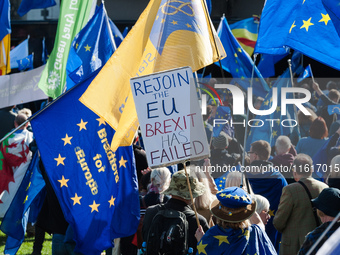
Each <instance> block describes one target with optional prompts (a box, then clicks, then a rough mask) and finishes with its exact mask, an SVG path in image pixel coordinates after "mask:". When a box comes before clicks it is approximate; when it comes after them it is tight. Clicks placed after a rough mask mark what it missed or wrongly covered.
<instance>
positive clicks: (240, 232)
mask: <svg viewBox="0 0 340 255" xmlns="http://www.w3.org/2000/svg"><path fill="white" fill-rule="evenodd" d="M259 240H261V241H260V242H259ZM197 254H198V255H201V254H223V255H231V254H252V255H253V254H276V251H275V249H274V247H273V245H272V244H271V242H270V240H269V238H268V236H267V235H266V234H265V233H264V231H263V230H262V229H261V228H260V227H259V226H257V225H252V226H250V227H248V228H244V229H232V228H222V227H220V226H214V227H212V228H210V229H209V230H208V231H207V233H205V235H204V236H203V237H202V239H201V241H200V242H199V243H198V244H197Z"/></svg>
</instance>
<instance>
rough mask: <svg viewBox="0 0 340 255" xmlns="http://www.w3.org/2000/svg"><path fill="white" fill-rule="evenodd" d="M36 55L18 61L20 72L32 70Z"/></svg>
mask: <svg viewBox="0 0 340 255" xmlns="http://www.w3.org/2000/svg"><path fill="white" fill-rule="evenodd" d="M33 57H34V55H33V54H31V55H28V56H27V57H25V58H23V59H20V60H17V62H18V69H19V71H25V70H32V69H33V59H34V58H33Z"/></svg>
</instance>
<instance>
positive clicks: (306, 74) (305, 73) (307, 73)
mask: <svg viewBox="0 0 340 255" xmlns="http://www.w3.org/2000/svg"><path fill="white" fill-rule="evenodd" d="M311 76H313V73H312V68H311V67H310V65H308V66H307V67H306V69H305V70H304V71H303V73H302V74H301V75H300V76H299V78H298V79H297V82H302V81H303V80H304V79H306V78H308V77H311Z"/></svg>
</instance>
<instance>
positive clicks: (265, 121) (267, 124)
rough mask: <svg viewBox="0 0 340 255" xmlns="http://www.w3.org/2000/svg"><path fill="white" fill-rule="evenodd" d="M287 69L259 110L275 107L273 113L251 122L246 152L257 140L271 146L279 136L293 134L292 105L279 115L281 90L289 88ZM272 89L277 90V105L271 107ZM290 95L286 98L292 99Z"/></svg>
mask: <svg viewBox="0 0 340 255" xmlns="http://www.w3.org/2000/svg"><path fill="white" fill-rule="evenodd" d="M291 86H292V83H291V80H290V73H289V69H287V70H286V71H285V72H284V73H283V74H282V75H281V76H280V77H279V78H278V79H277V80H276V81H275V83H274V85H273V87H272V90H271V91H270V92H269V93H268V94H267V96H266V97H265V98H264V101H263V103H262V105H261V108H260V110H268V109H271V108H273V107H275V111H274V112H273V113H271V114H269V115H260V116H256V117H255V119H254V120H253V121H252V123H251V125H252V127H251V128H250V132H249V134H248V138H247V144H246V150H249V149H250V145H251V144H252V143H253V142H255V141H257V140H265V141H267V142H268V143H269V144H270V145H271V146H274V145H275V141H276V139H277V137H278V136H280V135H289V134H291V133H292V132H293V127H292V126H294V125H295V123H292V120H296V118H295V112H294V108H293V105H291V104H288V105H287V109H286V110H287V111H286V115H281V110H282V109H281V89H282V88H287V87H291ZM273 88H276V89H277V105H276V106H274V105H273ZM275 97H276V95H275ZM292 97H293V95H292V93H289V94H287V98H292Z"/></svg>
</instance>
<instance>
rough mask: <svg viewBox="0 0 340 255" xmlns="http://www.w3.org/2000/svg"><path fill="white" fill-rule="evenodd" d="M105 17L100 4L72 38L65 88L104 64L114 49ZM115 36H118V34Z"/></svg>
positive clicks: (68, 87)
mask: <svg viewBox="0 0 340 255" xmlns="http://www.w3.org/2000/svg"><path fill="white" fill-rule="evenodd" d="M107 18H108V17H107V15H106V11H105V9H104V6H103V4H102V5H100V6H99V7H98V8H97V10H96V12H95V14H94V15H93V16H92V18H91V19H90V20H89V22H88V23H87V24H86V26H85V27H84V28H83V29H82V30H81V31H80V32H79V33H78V34H77V35H76V37H75V38H74V40H73V42H72V46H71V48H70V53H69V55H68V59H67V64H66V71H67V78H66V87H67V90H68V89H70V88H72V87H73V86H74V85H75V84H78V83H79V82H81V81H82V80H83V79H84V78H86V76H88V75H89V74H91V73H92V72H94V71H96V70H97V69H99V68H101V67H102V66H104V65H105V64H106V62H107V61H108V60H109V59H110V57H111V55H112V54H113V52H114V51H115V48H114V42H113V41H111V39H110V27H109V26H108V23H107V21H106V19H107ZM112 34H113V31H112ZM114 38H115V37H114ZM114 38H112V39H113V40H114ZM117 38H120V37H119V35H118V36H117ZM117 42H119V41H118V40H117Z"/></svg>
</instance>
